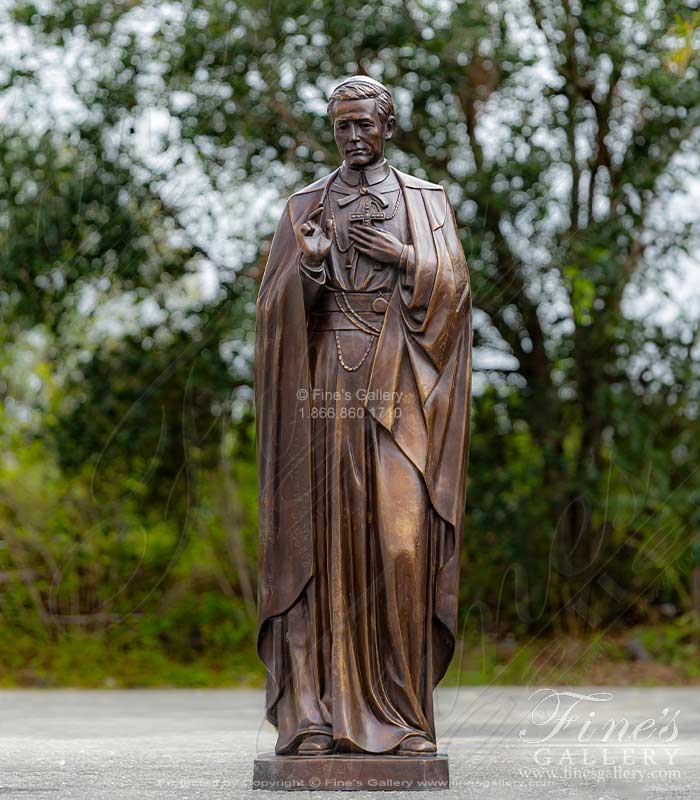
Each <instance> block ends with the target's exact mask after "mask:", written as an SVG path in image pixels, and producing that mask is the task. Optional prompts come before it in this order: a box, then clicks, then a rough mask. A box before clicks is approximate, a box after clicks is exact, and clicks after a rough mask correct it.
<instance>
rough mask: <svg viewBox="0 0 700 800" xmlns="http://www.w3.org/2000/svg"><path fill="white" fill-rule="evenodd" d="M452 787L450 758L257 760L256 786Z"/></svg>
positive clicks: (348, 756) (267, 755) (313, 788)
mask: <svg viewBox="0 0 700 800" xmlns="http://www.w3.org/2000/svg"><path fill="white" fill-rule="evenodd" d="M449 786H450V777H449V769H448V764H447V756H446V755H444V754H438V755H436V756H435V755H434V756H396V755H391V756H387V755H365V754H342V755H330V756H278V755H275V754H274V753H263V754H262V755H260V756H258V757H257V758H256V759H255V765H254V767H253V789H265V790H267V791H272V792H274V791H297V792H298V791H309V790H311V791H316V790H319V791H321V790H323V791H326V792H338V791H346V792H347V791H364V792H367V791H400V792H412V791H413V792H426V791H431V790H439V791H444V790H445V789H448V788H449Z"/></svg>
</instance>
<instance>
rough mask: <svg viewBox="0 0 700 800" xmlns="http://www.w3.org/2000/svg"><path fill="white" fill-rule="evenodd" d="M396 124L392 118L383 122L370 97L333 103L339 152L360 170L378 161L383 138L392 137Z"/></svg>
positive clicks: (347, 162) (334, 128) (382, 149)
mask: <svg viewBox="0 0 700 800" xmlns="http://www.w3.org/2000/svg"><path fill="white" fill-rule="evenodd" d="M395 125H396V120H395V119H394V118H393V117H389V119H388V120H387V121H386V123H385V124H384V125H382V122H381V119H380V118H379V115H378V114H377V105H376V103H375V101H374V99H373V98H370V99H367V100H340V101H338V103H336V106H335V118H334V121H333V136H334V137H335V143H336V144H337V145H338V150H339V152H340V155H341V156H342V157H343V158H344V159H345V163H346V164H348V165H349V166H351V167H355V168H357V169H360V168H362V167H367V166H369V165H371V164H374V163H375V162H376V161H379V160H380V159H381V158H382V155H383V154H384V141H385V140H386V139H391V137H392V135H393V133H394V127H395Z"/></svg>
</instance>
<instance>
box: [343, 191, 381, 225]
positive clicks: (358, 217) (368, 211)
mask: <svg viewBox="0 0 700 800" xmlns="http://www.w3.org/2000/svg"><path fill="white" fill-rule="evenodd" d="M382 200H384V198H382ZM384 202H385V203H386V200H385V201H384ZM373 206H374V208H375V210H374V211H373V210H372V207H373ZM384 219H385V216H384V212H383V211H380V210H379V208H377V206H376V205H375V204H374V203H373V202H372V199H371V198H369V197H368V198H367V199H366V200H365V205H364V208H363V209H362V211H360V212H356V213H355V214H350V222H361V223H362V224H363V225H371V224H372V223H373V222H383V221H384Z"/></svg>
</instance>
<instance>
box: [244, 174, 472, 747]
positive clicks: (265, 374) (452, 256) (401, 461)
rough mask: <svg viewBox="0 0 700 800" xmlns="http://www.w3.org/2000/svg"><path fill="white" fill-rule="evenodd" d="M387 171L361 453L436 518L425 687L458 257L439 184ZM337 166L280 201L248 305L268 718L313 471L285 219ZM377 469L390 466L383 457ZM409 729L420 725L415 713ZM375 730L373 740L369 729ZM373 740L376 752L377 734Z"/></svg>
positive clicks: (303, 311) (452, 436)
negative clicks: (396, 251) (386, 225)
mask: <svg viewBox="0 0 700 800" xmlns="http://www.w3.org/2000/svg"><path fill="white" fill-rule="evenodd" d="M394 174H395V176H396V178H397V180H398V182H399V185H400V187H401V192H402V197H403V200H404V201H405V209H406V215H407V221H408V227H409V229H410V235H411V245H412V248H413V258H412V260H411V262H410V265H409V268H408V269H407V271H406V273H405V274H402V275H401V276H400V277H399V279H398V280H397V282H396V285H395V287H394V289H393V292H392V294H391V296H390V299H389V304H388V307H387V308H386V312H385V315H384V321H383V324H382V326H381V333H380V334H379V337H378V339H377V340H376V343H375V345H374V348H373V349H372V351H371V355H370V358H369V361H368V365H367V369H368V370H369V372H368V377H367V378H366V399H365V401H364V408H365V410H366V414H367V423H368V425H371V426H372V427H371V429H368V436H369V439H368V448H369V449H368V453H371V454H374V455H373V456H372V457H375V458H377V459H379V460H381V459H382V458H384V459H386V458H387V455H386V454H387V453H390V454H391V455H390V458H391V459H393V460H394V461H393V470H394V471H395V472H396V474H401V473H403V474H405V476H406V478H405V480H406V481H409V482H410V481H411V480H412V476H413V475H415V476H416V480H417V481H418V485H417V488H416V492H422V493H423V494H424V495H425V498H426V501H425V502H426V505H429V506H430V507H431V511H432V512H434V515H433V516H434V522H431V523H426V526H427V527H428V528H430V529H431V530H433V529H434V530H435V531H437V530H438V528H439V530H440V535H439V536H437V535H434V536H433V534H431V535H430V536H427V534H426V536H427V539H429V540H430V541H427V540H426V541H427V544H426V548H425V552H426V559H430V560H431V561H430V565H429V566H430V569H428V571H427V572H426V575H427V576H428V577H429V579H430V583H429V585H428V586H426V593H427V595H429V596H426V597H418V598H416V599H415V601H416V602H417V603H421V604H422V605H423V607H424V608H426V609H428V611H429V616H430V618H431V620H432V622H431V630H430V631H429V634H428V637H427V640H428V641H429V648H428V652H429V653H430V661H431V663H430V664H429V665H428V667H427V669H428V671H427V672H426V675H428V676H429V683H430V684H431V686H430V689H431V690H432V688H434V686H435V685H436V684H437V682H438V681H439V680H440V678H441V677H442V676H443V674H444V672H445V670H446V669H447V666H448V664H449V662H450V660H451V658H452V654H453V651H454V643H455V632H456V624H457V596H458V584H459V551H460V541H461V530H462V517H463V509H464V502H465V484H466V466H467V452H468V445H469V408H470V395H471V298H470V288H469V277H468V271H467V265H466V260H465V258H464V253H463V250H462V247H461V244H460V241H459V238H458V234H457V229H456V225H455V219H454V214H453V212H452V209H451V207H450V205H449V202H448V200H447V197H446V195H445V192H444V190H443V189H442V188H441V187H440V186H438V185H435V184H432V183H428V182H427V181H422V180H419V179H416V178H413V177H411V176H409V175H405V174H403V173H401V172H398V171H397V170H394ZM336 175H337V171H336V172H334V173H332V174H331V175H329V176H327V177H325V178H322V179H320V180H319V181H316V182H315V183H313V184H311V185H310V186H308V187H306V188H305V189H302V190H301V191H299V192H297V193H295V194H294V195H292V197H291V198H290V199H289V201H288V203H287V206H286V208H285V210H284V213H283V215H282V218H281V220H280V223H279V225H278V227H277V230H276V233H275V236H274V239H273V242H272V246H271V249H270V253H269V257H268V261H267V265H266V267H265V272H264V275H263V280H262V284H261V287H260V293H259V297H258V303H257V339H256V355H255V400H256V429H257V447H258V479H259V530H260V533H259V583H258V607H259V630H258V653H259V655H260V658H261V659H262V661H263V662H264V664H265V665H266V668H267V670H268V685H267V700H266V707H267V718H268V720H269V721H270V722H271V723H272V724H274V725H277V724H278V705H279V703H280V699H281V698H280V696H281V694H282V693H283V691H284V689H283V687H284V678H285V676H284V669H285V663H286V662H287V661H288V659H289V654H288V653H287V655H286V656H285V650H284V648H285V641H284V639H285V634H284V631H285V627H284V621H285V619H286V618H287V617H288V616H289V615H290V612H291V611H292V610H293V609H295V608H297V611H296V612H295V613H298V608H299V603H300V600H301V599H302V598H304V597H305V596H307V595H308V591H309V586H310V585H311V583H312V581H313V579H314V569H315V566H314V565H315V564H316V563H317V560H318V552H319V547H318V545H319V542H318V541H317V540H316V537H317V536H318V535H320V534H319V532H318V530H317V528H318V527H319V524H320V522H319V515H318V513H317V511H318V509H317V508H315V507H314V503H315V494H314V485H315V484H314V480H315V479H316V486H317V485H318V476H316V478H315V477H314V458H313V447H314V446H313V441H312V438H313V430H312V428H313V426H312V414H311V411H312V405H313V386H312V374H311V367H310V355H309V344H310V341H309V336H310V333H309V318H310V316H309V315H310V313H311V311H312V309H313V305H314V302H315V301H316V300H317V297H318V295H319V294H320V293H321V292H323V291H324V287H323V286H319V287H318V288H317V289H316V288H315V287H313V286H312V285H311V286H310V284H309V281H303V280H302V277H301V276H300V272H299V262H300V256H301V253H300V250H299V248H298V245H297V240H296V231H297V230H298V228H299V226H300V225H301V224H302V223H303V222H304V221H305V220H306V219H307V218H308V216H309V215H310V214H311V213H312V212H313V211H314V210H316V209H317V208H318V207H319V205H321V206H323V204H324V201H325V199H326V194H327V192H328V189H329V186H330V185H331V183H332V181H333V180H334V178H335V177H336ZM360 355H361V352H360ZM355 360H356V359H355ZM363 388H364V387H363ZM381 442H384V443H385V444H384V445H383V446H382V447H380V446H379V444H381ZM378 443H379V444H378ZM382 454H384V455H382ZM378 464H379V462H378ZM378 468H379V469H381V464H379V466H378ZM388 469H389V472H391V469H392V467H391V465H390V467H389V468H388ZM378 474H379V473H378ZM373 491H375V492H377V493H379V495H380V496H379V497H377V498H375V501H374V502H375V505H376V507H377V508H378V509H381V506H382V497H381V493H382V491H383V489H382V487H381V486H378V487H376V488H374V489H373ZM316 505H317V501H316ZM315 554H316V557H315ZM373 613H381V609H379V611H377V609H376V608H375V612H373ZM426 647H427V645H426ZM375 657H376V656H375ZM375 666H376V667H377V668H381V665H380V664H377V665H375ZM339 690H341V691H342V689H339ZM426 702H427V701H426ZM341 705H342V704H340V703H339V704H338V706H339V708H340V707H341ZM348 708H350V712H348V713H351V710H352V709H351V706H348ZM413 712H415V713H414V716H421V711H420V709H418V710H416V709H413V711H412V710H411V709H409V710H408V711H407V712H406V714H403V716H402V715H401V714H398V717H401V718H402V719H403V718H407V715H410V714H411V713H413ZM431 714H432V706H430V707H429V715H431ZM401 724H404V723H401ZM348 727H349V728H352V720H350V721H349V722H348ZM409 727H410V726H409ZM416 727H417V728H418V729H420V730H422V729H423V728H425V727H426V725H425V724H423V725H419V724H418V723H416ZM429 727H430V726H429V725H428V728H429ZM407 729H408V728H407ZM409 735H410V732H409ZM347 738H348V739H349V740H350V741H351V742H352V741H353V738H352V736H350V735H348V737H347ZM377 741H383V740H381V736H380V735H379V734H378V735H377ZM386 741H389V739H388V738H387V739H386ZM360 746H361V747H364V748H366V749H370V750H371V749H372V748H371V747H368V746H367V745H366V744H363V743H360ZM387 746H388V745H387ZM376 750H377V751H381V748H380V747H379V745H377V747H376Z"/></svg>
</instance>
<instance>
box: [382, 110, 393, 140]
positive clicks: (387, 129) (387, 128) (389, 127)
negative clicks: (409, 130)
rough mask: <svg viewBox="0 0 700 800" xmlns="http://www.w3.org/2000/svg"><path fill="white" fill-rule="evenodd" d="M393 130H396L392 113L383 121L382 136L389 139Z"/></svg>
mask: <svg viewBox="0 0 700 800" xmlns="http://www.w3.org/2000/svg"><path fill="white" fill-rule="evenodd" d="M395 130H396V117H395V116H393V115H392V116H390V117H389V118H388V119H387V121H386V122H385V123H384V138H385V139H391V137H392V136H393V135H394V131H395Z"/></svg>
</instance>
